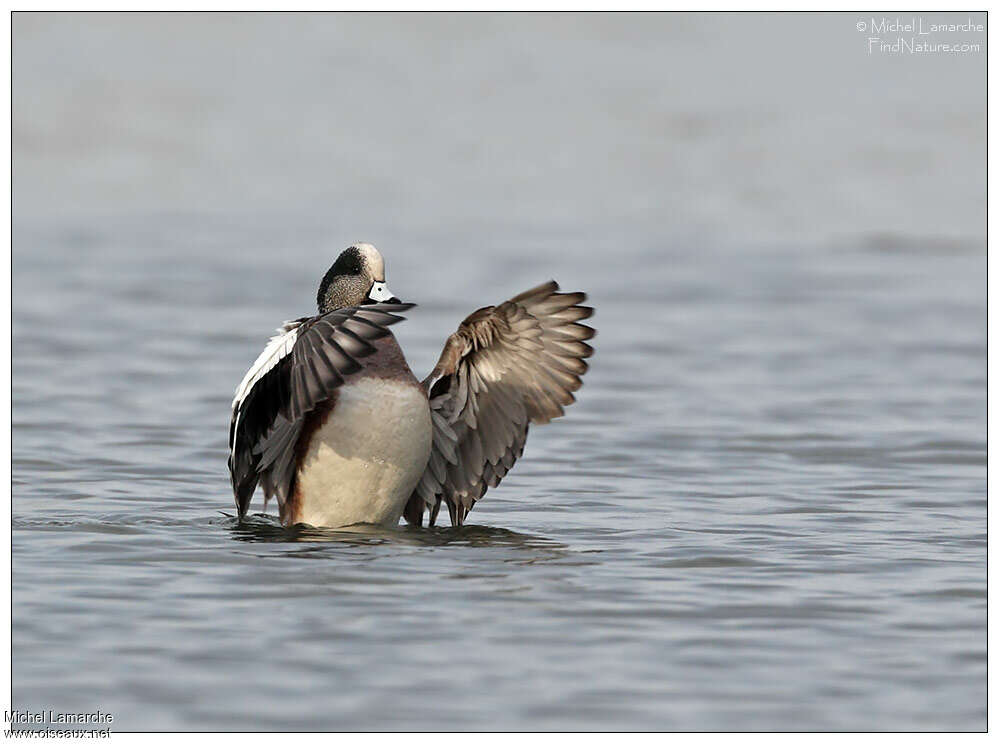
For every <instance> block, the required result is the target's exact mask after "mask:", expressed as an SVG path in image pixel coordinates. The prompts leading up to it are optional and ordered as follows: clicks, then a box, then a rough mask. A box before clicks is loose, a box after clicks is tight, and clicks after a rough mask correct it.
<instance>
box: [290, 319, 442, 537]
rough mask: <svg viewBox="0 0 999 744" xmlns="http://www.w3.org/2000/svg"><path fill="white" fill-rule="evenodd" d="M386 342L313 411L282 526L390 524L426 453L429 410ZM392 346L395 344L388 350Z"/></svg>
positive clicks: (419, 472) (423, 464)
mask: <svg viewBox="0 0 999 744" xmlns="http://www.w3.org/2000/svg"><path fill="white" fill-rule="evenodd" d="M390 341H391V344H385V343H384V342H383V344H381V345H383V346H384V348H383V349H382V350H380V352H379V353H378V354H377V355H376V356H375V357H374V358H372V362H373V364H371V365H370V366H369V365H365V369H364V370H363V371H362V372H361V373H359V374H358V375H357V376H356V377H350V378H347V380H345V381H344V384H343V385H342V386H340V387H339V388H337V390H336V391H335V393H336V394H335V395H334V396H333V398H332V400H331V401H330V404H329V405H328V406H327V407H326V408H325V409H324V410H321V411H316V412H313V414H312V416H313V418H312V420H311V421H310V422H309V425H307V426H306V429H305V431H303V434H302V438H301V440H300V441H299V455H298V469H297V473H296V477H295V488H294V491H293V493H292V498H291V501H290V503H289V508H288V509H287V510H286V514H285V515H284V521H285V522H286V523H288V524H294V523H299V522H304V523H306V524H311V525H314V526H317V527H343V526H346V525H349V524H358V523H362V522H363V523H368V524H397V523H398V522H399V518H400V517H401V516H402V511H403V509H404V508H405V506H406V502H407V500H408V499H409V497H410V495H411V494H412V492H413V489H414V488H415V487H416V484H417V482H418V481H419V479H420V477H421V476H422V475H423V470H424V468H425V467H426V465H427V460H428V459H429V457H430V444H431V436H432V428H431V423H430V407H429V405H428V403H427V396H426V393H425V391H424V390H423V387H422V386H421V385H420V384H419V383H418V382H417V381H416V378H415V377H413V375H412V372H410V370H409V367H408V366H406V365H405V361H404V360H403V361H402V365H403V367H402V368H400V367H398V366H397V365H395V364H390V363H389V362H390V361H391V357H392V356H394V355H395V354H396V353H398V355H399V357H400V358H401V352H398V347H397V346H396V345H395V340H394V339H391V337H390ZM391 347H394V348H391Z"/></svg>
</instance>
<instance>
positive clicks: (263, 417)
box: [229, 303, 415, 518]
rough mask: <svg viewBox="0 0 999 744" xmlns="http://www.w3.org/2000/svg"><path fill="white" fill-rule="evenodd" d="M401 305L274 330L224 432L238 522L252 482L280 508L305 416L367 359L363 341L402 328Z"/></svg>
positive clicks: (404, 306) (347, 311)
mask: <svg viewBox="0 0 999 744" xmlns="http://www.w3.org/2000/svg"><path fill="white" fill-rule="evenodd" d="M412 307H415V306H414V305H412V304H408V303H398V304H383V303H379V304H372V305H359V306H355V307H346V308H343V309H341V310H334V311H332V312H329V313H325V314H324V315H318V316H316V317H313V318H301V319H299V320H295V321H292V322H290V323H286V324H285V325H284V326H282V328H281V329H279V331H278V334H277V335H276V336H274V337H273V338H272V339H271V341H270V343H268V344H267V347H266V348H265V349H264V351H263V353H261V355H260V356H259V357H258V358H257V361H256V362H254V363H253V366H252V367H250V369H249V371H248V372H247V373H246V376H245V377H244V378H243V381H242V382H241V383H240V384H239V387H238V388H237V389H236V396H235V397H234V398H233V401H232V419H231V422H230V425H229V474H230V477H231V480H232V490H233V494H234V495H235V498H236V506H237V508H238V509H239V516H240V518H242V517H243V516H244V515H245V514H246V510H247V509H248V508H249V506H250V499H251V498H252V496H253V492H254V490H255V489H256V487H257V483H258V482H259V483H260V484H261V485H262V486H263V488H264V503H265V504H266V503H267V500H269V499H270V497H271V496H274V495H276V496H277V497H278V502H279V503H280V504H282V505H283V504H284V501H285V498H286V497H287V495H288V489H289V487H290V484H291V481H292V478H293V477H294V468H295V462H294V459H295V458H294V451H295V443H296V442H297V441H298V437H299V434H301V431H302V425H303V423H304V419H305V416H306V414H307V413H309V412H310V411H311V410H312V409H314V408H315V407H316V406H317V405H319V404H320V403H322V402H323V401H325V400H327V399H328V398H329V397H330V394H331V392H332V391H333V390H334V389H335V388H336V387H338V386H339V385H340V384H341V383H342V382H343V378H344V377H346V376H348V375H350V374H353V373H354V372H357V371H358V370H359V369H361V366H362V365H361V363H360V362H359V361H358V360H359V359H363V358H364V357H366V356H368V355H369V354H373V353H374V352H375V347H374V346H372V345H371V343H370V342H371V341H373V340H375V339H378V338H381V337H383V336H387V335H388V334H389V333H390V331H389V330H388V326H390V325H392V324H393V323H398V322H399V321H401V320H403V318H402V317H400V316H398V315H393V313H399V312H403V311H405V310H409V309H410V308H412Z"/></svg>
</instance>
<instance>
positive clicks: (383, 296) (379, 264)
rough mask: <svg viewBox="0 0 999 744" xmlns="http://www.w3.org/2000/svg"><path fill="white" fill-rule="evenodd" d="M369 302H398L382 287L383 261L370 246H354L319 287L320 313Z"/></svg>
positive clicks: (338, 260) (338, 259)
mask: <svg viewBox="0 0 999 744" xmlns="http://www.w3.org/2000/svg"><path fill="white" fill-rule="evenodd" d="M372 302H394V303H397V302H399V300H398V299H396V297H395V296H393V294H392V292H391V291H390V290H389V288H388V287H387V286H386V285H385V261H384V260H383V259H382V254H381V253H379V252H378V250H377V249H376V248H375V247H374V246H373V245H371V243H354V245H352V246H350V248H348V249H347V250H345V251H344V252H343V253H341V254H340V255H339V256H338V257H337V259H336V261H334V262H333V265H332V266H330V269H329V271H327V272H326V276H324V277H323V280H322V282H320V284H319V292H318V294H317V295H316V304H318V305H319V312H321V313H328V312H330V311H331V310H338V309H340V308H341V307H350V306H351V305H364V304H368V303H372Z"/></svg>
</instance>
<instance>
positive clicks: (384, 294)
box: [368, 282, 402, 305]
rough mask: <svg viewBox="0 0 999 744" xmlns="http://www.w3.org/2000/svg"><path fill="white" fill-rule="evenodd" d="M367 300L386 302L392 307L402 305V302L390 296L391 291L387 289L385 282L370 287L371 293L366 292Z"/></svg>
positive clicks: (392, 295)
mask: <svg viewBox="0 0 999 744" xmlns="http://www.w3.org/2000/svg"><path fill="white" fill-rule="evenodd" d="M368 300H370V301H371V302H388V303H390V304H393V305H399V304H401V303H402V300H400V299H399V298H398V297H396V296H395V295H394V294H392V290H391V289H389V288H388V286H387V285H386V284H385V282H375V283H374V284H373V285H371V291H370V292H368Z"/></svg>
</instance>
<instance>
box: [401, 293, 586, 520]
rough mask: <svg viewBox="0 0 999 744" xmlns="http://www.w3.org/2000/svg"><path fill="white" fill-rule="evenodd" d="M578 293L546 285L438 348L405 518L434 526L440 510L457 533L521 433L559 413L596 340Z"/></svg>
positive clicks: (485, 312) (476, 317)
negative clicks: (427, 430) (429, 439)
mask: <svg viewBox="0 0 999 744" xmlns="http://www.w3.org/2000/svg"><path fill="white" fill-rule="evenodd" d="M585 301H586V295H585V294H584V293H583V292H559V287H558V284H556V283H555V282H554V281H551V282H546V283H545V284H542V285H539V286H537V287H534V288H533V289H529V290H527V291H526V292H522V293H520V294H519V295H517V296H516V297H514V298H512V299H510V300H508V301H506V302H504V303H502V304H500V305H497V306H489V307H483V308H480V309H478V310H476V311H475V312H474V313H472V314H471V315H469V316H468V317H467V318H465V320H464V321H462V323H461V325H460V326H459V327H458V330H457V331H456V332H455V333H453V334H452V335H451V336H450V337H449V338H448V340H447V342H446V343H445V344H444V350H443V351H442V352H441V356H440V359H439V360H438V362H437V365H436V366H435V367H434V370H433V371H432V372H431V373H430V375H429V376H428V377H427V379H426V380H424V382H423V384H424V386H425V387H426V388H427V393H428V397H429V399H430V409H431V420H432V422H433V429H434V432H433V446H432V450H431V454H430V461H429V462H428V463H427V467H426V470H425V471H424V473H423V476H422V477H421V479H420V481H419V483H418V484H417V487H416V490H415V491H414V492H413V495H412V497H411V498H410V502H409V504H408V505H407V507H406V512H405V516H406V519H407V520H408V521H409V522H411V523H415V524H420V523H422V520H423V512H424V510H427V511H429V512H430V524H433V523H434V519H435V518H436V515H437V511H438V510H439V509H440V504H441V501H444V502H445V503H446V504H447V506H448V511H449V513H450V515H451V522H452V524H455V525H460V524H462V523H463V522H464V519H465V516H466V515H467V514H468V512H469V511H470V510H471V509H472V507H473V506H474V505H475V502H476V501H478V500H479V499H480V498H482V496H483V495H484V494H485V492H486V490H487V489H488V488H494V487H495V486H497V485H499V483H500V481H501V480H502V479H503V478H504V477H505V476H506V474H507V473H508V472H509V471H510V468H512V467H513V465H514V463H515V462H516V461H517V459H518V458H519V457H520V456H521V455H522V454H523V452H524V445H525V443H526V442H527V432H528V428H529V426H530V424H532V423H535V424H542V423H546V422H548V421H550V420H551V419H553V418H557V417H559V416H561V415H563V413H564V406H567V405H570V404H571V403H572V402H573V401H574V400H575V397H574V396H573V392H574V391H576V390H578V389H579V388H580V387H581V386H582V384H583V383H582V380H581V379H580V377H581V376H582V375H583V374H585V373H586V371H587V369H588V365H587V364H586V362H584V361H583V359H584V358H586V357H589V356H591V355H592V354H593V347H591V346H590V345H589V344H587V343H585V340H586V339H590V338H593V336H594V334H595V333H596V332H595V331H594V330H593V328H591V327H589V326H587V325H583V324H582V323H579V322H578V321H579V320H582V319H584V318H588V317H590V316H591V315H592V314H593V309H592V308H590V307H586V306H583V305H581V304H579V303H581V302H585Z"/></svg>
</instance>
